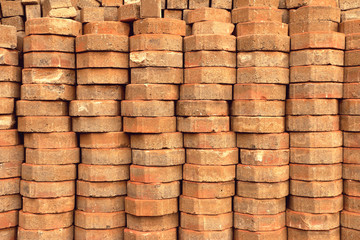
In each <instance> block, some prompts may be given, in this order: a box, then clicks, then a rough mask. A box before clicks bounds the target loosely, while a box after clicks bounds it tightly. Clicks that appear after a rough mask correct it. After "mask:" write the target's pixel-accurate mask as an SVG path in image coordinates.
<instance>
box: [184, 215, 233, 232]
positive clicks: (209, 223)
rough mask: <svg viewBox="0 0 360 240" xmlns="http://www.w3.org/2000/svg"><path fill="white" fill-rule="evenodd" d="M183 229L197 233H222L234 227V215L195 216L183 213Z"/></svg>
mask: <svg viewBox="0 0 360 240" xmlns="http://www.w3.org/2000/svg"><path fill="white" fill-rule="evenodd" d="M180 220H181V227H182V228H185V229H191V230H196V231H221V230H225V229H228V228H231V227H232V226H233V214H232V213H225V214H218V215H194V214H187V213H181V217H180Z"/></svg>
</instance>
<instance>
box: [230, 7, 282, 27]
mask: <svg viewBox="0 0 360 240" xmlns="http://www.w3.org/2000/svg"><path fill="white" fill-rule="evenodd" d="M263 21H274V22H282V12H281V11H280V10H278V9H274V8H270V7H241V8H236V9H233V10H232V22H233V23H245V22H263Z"/></svg>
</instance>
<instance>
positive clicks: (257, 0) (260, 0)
mask: <svg viewBox="0 0 360 240" xmlns="http://www.w3.org/2000/svg"><path fill="white" fill-rule="evenodd" d="M279 2H280V1H279V0H234V8H241V7H271V8H278V6H279Z"/></svg>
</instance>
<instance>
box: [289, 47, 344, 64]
mask: <svg viewBox="0 0 360 240" xmlns="http://www.w3.org/2000/svg"><path fill="white" fill-rule="evenodd" d="M347 56H348V58H349V59H351V55H349V54H348V55H347ZM348 61H349V60H348ZM344 62H345V63H346V60H345V61H344V52H343V51H341V50H333V49H307V50H299V51H292V52H291V53H290V66H292V67H293V66H304V65H305V66H308V65H334V66H343V65H344Z"/></svg>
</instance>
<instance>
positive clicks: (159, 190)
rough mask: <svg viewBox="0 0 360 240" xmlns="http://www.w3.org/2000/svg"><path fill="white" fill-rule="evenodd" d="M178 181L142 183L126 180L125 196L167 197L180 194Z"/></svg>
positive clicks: (144, 197)
mask: <svg viewBox="0 0 360 240" xmlns="http://www.w3.org/2000/svg"><path fill="white" fill-rule="evenodd" d="M180 192H181V187H180V181H174V182H168V183H142V182H133V181H128V183H127V196H129V197H130V198H137V199H148V200H149V199H157V200H159V199H169V198H176V197H178V196H180Z"/></svg>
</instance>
